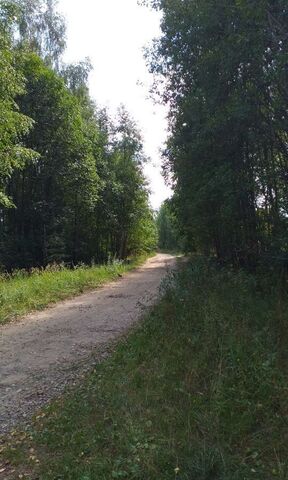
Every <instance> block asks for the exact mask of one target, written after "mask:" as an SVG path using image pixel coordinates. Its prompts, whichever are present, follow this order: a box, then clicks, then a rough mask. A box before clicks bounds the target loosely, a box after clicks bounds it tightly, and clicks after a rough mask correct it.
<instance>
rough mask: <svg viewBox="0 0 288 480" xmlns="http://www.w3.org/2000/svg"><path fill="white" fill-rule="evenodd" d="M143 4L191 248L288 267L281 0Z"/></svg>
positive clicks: (286, 21)
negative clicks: (158, 23) (155, 18)
mask: <svg viewBox="0 0 288 480" xmlns="http://www.w3.org/2000/svg"><path fill="white" fill-rule="evenodd" d="M144 3H150V4H151V3H152V5H153V6H154V8H157V9H159V10H160V11H161V12H162V14H163V17H162V37H161V38H160V39H159V40H156V41H155V43H154V46H153V48H152V50H151V51H150V52H148V58H149V62H150V66H151V70H152V72H154V73H155V76H156V84H157V83H158V85H159V86H160V88H159V89H158V90H159V91H160V94H161V98H162V101H163V102H164V103H166V104H168V105H169V107H170V138H169V141H168V144H167V149H166V151H165V153H164V156H165V170H166V174H167V175H170V177H171V179H172V181H173V182H174V184H175V198H174V204H175V205H176V211H177V213H178V216H179V219H180V221H181V224H182V230H183V233H184V234H185V236H186V240H187V246H188V248H189V250H198V251H199V250H200V251H202V252H204V253H209V254H211V253H212V254H216V255H217V257H218V258H219V259H220V260H221V261H228V262H232V263H233V264H234V265H235V266H237V267H239V266H241V267H248V268H252V269H253V268H254V267H255V266H256V265H257V264H258V263H259V261H260V260H261V261H264V262H265V261H267V262H269V264H271V263H272V264H276V263H279V264H281V265H282V266H285V265H287V260H288V255H287V246H288V234H287V219H288V217H287V214H288V196H287V193H288V148H287V131H288V109H287V106H288V89H287V80H288V69H287V64H288V63H287V62H288V8H287V2H286V1H283V0H276V1H271V0H257V1H256V0H252V1H251V0H249V1H248V0H241V1H238V0H221V1H216V0H215V1H214V0H212V1H209V2H208V1H207V0H200V1H198V0H197V1H194V0H155V1H153V2H144ZM161 82H162V83H161ZM163 85H164V87H163ZM155 90H156V89H154V91H155ZM163 92H164V93H163Z"/></svg>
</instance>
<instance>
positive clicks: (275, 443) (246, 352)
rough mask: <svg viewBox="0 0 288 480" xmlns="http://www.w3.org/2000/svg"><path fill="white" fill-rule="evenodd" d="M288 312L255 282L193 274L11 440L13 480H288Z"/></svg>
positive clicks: (7, 458)
mask: <svg viewBox="0 0 288 480" xmlns="http://www.w3.org/2000/svg"><path fill="white" fill-rule="evenodd" d="M285 312H287V300H286V299H285V298H282V297H281V301H280V299H279V297H278V296H277V295H276V293H275V292H273V291H272V290H271V289H268V288H266V287H263V286H261V285H260V284H259V282H258V281H257V279H256V278H255V277H252V276H249V275H246V274H244V273H238V274H235V273H233V272H230V271H227V270H219V269H217V268H216V267H214V266H211V265H209V264H207V263H206V262H204V261H202V260H201V259H199V260H197V261H194V262H193V263H192V264H191V265H188V266H185V267H184V268H183V270H182V271H181V272H180V273H177V274H173V276H171V277H170V278H169V279H168V280H167V282H166V285H165V296H164V298H163V300H162V301H161V302H160V304H159V305H158V306H157V307H156V308H155V309H154V311H153V312H152V313H151V314H150V315H149V316H148V318H146V320H145V321H144V323H143V324H142V325H141V327H140V328H139V329H138V330H136V331H135V332H133V333H132V334H131V335H130V336H129V337H128V339H126V340H125V341H123V342H122V343H121V344H120V345H119V346H118V348H117V350H116V352H115V353H114V354H113V355H112V357H111V358H110V359H108V360H107V361H105V362H104V363H102V364H100V365H98V366H97V367H96V368H95V370H94V372H93V373H91V374H90V375H89V376H88V377H87V378H86V380H85V381H84V383H83V384H82V385H81V386H80V387H78V388H77V389H75V390H74V391H72V392H70V393H67V395H65V396H64V397H63V398H62V399H60V400H58V401H57V402H54V403H52V404H51V405H50V406H49V407H48V408H47V409H45V410H44V411H43V412H42V413H40V414H39V415H38V416H37V417H36V418H35V421H34V423H33V425H32V426H31V428H29V429H28V430H27V431H26V432H22V433H21V432H17V433H16V432H14V433H12V435H11V436H10V437H9V438H8V439H6V443H5V445H4V444H3V446H2V456H3V465H4V467H3V468H5V469H6V473H7V478H9V479H11V478H15V479H16V478H29V479H41V480H61V479H65V480H96V479H97V480H111V479H129V480H131V479H135V480H147V479H149V480H159V479H163V480H168V479H172V480H175V479H177V480H252V479H254V480H255V479H256V480H271V479H273V478H275V479H282V480H284V479H287V478H288V430H287V421H288V398H287V342H286V341H285V339H286V338H287V335H286V334H285V331H286V328H284V329H283V324H284V320H285V318H286V317H285V315H286V313H285ZM282 335H285V337H284V338H283V336H282ZM283 340H284V341H283ZM5 462H6V463H5ZM11 469H12V470H11ZM13 470H14V472H13V473H11V472H12V471H13ZM8 472H10V474H9V475H8ZM11 475H12V476H11ZM13 475H14V476H13ZM4 476H5V475H4Z"/></svg>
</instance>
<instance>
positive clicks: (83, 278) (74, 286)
mask: <svg viewBox="0 0 288 480" xmlns="http://www.w3.org/2000/svg"><path fill="white" fill-rule="evenodd" d="M151 255H152V254H151ZM151 255H148V254H143V255H139V256H138V257H135V258H133V259H131V261H129V262H122V261H111V262H109V263H108V264H107V265H100V266H99V265H96V266H92V267H89V266H85V265H79V266H77V267H75V268H73V269H71V268H66V267H65V266H64V264H63V265H56V264H55V265H50V266H48V267H47V268H45V269H44V268H43V269H36V268H35V269H33V270H32V272H27V271H25V270H15V271H14V272H13V273H12V274H9V275H8V274H2V275H0V325H1V324H4V323H7V322H9V321H10V320H12V319H13V318H15V317H19V316H21V315H24V314H26V313H29V312H31V311H34V310H41V309H43V308H45V307H47V306H48V305H49V304H51V303H55V302H57V301H59V300H63V299H65V298H68V297H70V296H73V295H76V294H79V293H82V292H84V291H85V290H88V289H92V288H96V287H98V286H100V285H102V284H103V283H104V282H107V281H109V280H113V279H115V278H117V277H118V276H119V275H122V274H123V273H125V272H128V271H130V270H131V269H133V268H135V267H137V266H139V265H141V263H143V262H144V261H145V260H146V259H147V258H148V257H149V256H151Z"/></svg>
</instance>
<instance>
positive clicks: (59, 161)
mask: <svg viewBox="0 0 288 480" xmlns="http://www.w3.org/2000/svg"><path fill="white" fill-rule="evenodd" d="M56 7H57V2H55V1H53V0H49V1H44V0H29V1H24V0H15V1H14V0H13V1H1V4H0V29H1V30H0V42H1V45H0V88H1V101H0V102H1V103H0V112H1V113H0V115H1V119H2V120H1V126H0V128H1V131H0V139H1V140H0V165H1V168H0V266H1V268H2V269H4V270H8V271H12V270H14V269H16V268H25V269H29V268H32V267H42V266H47V265H48V264H52V263H61V262H64V263H65V264H66V265H77V264H78V263H80V262H83V263H86V264H91V262H92V263H93V262H94V263H103V262H106V261H107V260H108V259H109V258H119V259H124V258H126V257H127V256H128V255H131V254H135V253H139V252H144V251H151V250H153V249H155V246H156V227H155V221H154V213H153V211H152V209H151V208H150V204H149V191H148V185H147V181H146V179H145V177H144V174H143V165H144V163H145V162H146V161H147V159H146V158H145V153H144V151H143V141H142V138H141V134H140V132H139V130H138V127H137V125H136V123H135V122H134V120H133V119H132V118H131V117H130V115H129V113H128V112H127V111H126V109H125V107H124V106H123V105H121V106H120V107H119V109H118V116H117V118H109V114H108V113H107V111H106V110H105V109H104V108H101V107H100V106H98V105H96V104H95V102H94V101H93V100H92V99H91V98H90V96H89V90H88V87H87V82H88V76H89V72H90V70H91V64H90V62H89V60H88V59H84V60H83V61H81V62H79V63H78V64H71V65H67V64H64V63H63V60H62V55H63V52H64V50H65V21H64V19H63V18H62V17H61V16H60V15H59V14H58V13H57V8H56Z"/></svg>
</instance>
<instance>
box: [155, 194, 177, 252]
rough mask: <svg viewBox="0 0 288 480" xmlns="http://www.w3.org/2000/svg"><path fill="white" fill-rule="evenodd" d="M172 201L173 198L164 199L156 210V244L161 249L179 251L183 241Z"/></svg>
mask: <svg viewBox="0 0 288 480" xmlns="http://www.w3.org/2000/svg"><path fill="white" fill-rule="evenodd" d="M173 203H174V202H173V199H172V200H166V201H165V202H164V203H163V204H162V205H161V207H160V210H159V212H158V215H157V220H156V222H157V229H158V245H159V248H160V249H162V250H170V251H177V250H179V251H180V250H181V249H183V241H182V239H181V235H180V227H179V222H178V220H177V216H176V213H175V208H174V205H173Z"/></svg>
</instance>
